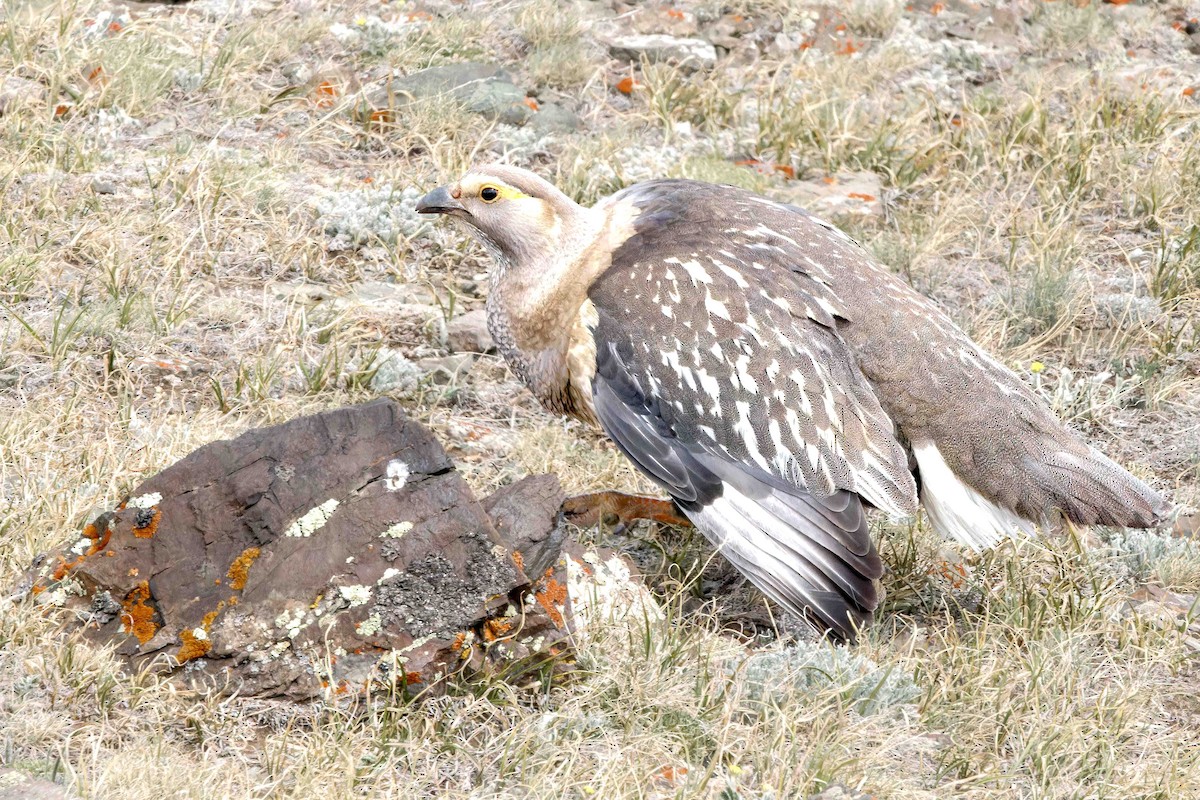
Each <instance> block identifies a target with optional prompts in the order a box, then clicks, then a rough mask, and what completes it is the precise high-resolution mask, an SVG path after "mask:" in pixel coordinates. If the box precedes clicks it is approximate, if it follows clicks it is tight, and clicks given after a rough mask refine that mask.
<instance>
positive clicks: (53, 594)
mask: <svg viewBox="0 0 1200 800" xmlns="http://www.w3.org/2000/svg"><path fill="white" fill-rule="evenodd" d="M66 602H67V593H66V592H65V591H63V590H62V588H61V587H59V588H57V589H53V590H51V591H49V592H42V593H41V594H39V595H38V596H37V604H38V605H39V606H54V607H55V608H61V607H62V606H63V605H64V604H65V603H66Z"/></svg>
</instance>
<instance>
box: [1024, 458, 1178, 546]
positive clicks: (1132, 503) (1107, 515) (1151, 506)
mask: <svg viewBox="0 0 1200 800" xmlns="http://www.w3.org/2000/svg"><path fill="white" fill-rule="evenodd" d="M1027 466H1028V467H1029V469H1030V471H1031V472H1032V473H1034V475H1036V477H1037V479H1038V482H1039V483H1040V484H1041V485H1042V486H1043V487H1045V489H1046V490H1047V491H1048V492H1049V493H1050V495H1051V502H1052V503H1053V505H1054V506H1056V507H1057V508H1059V509H1061V510H1062V513H1063V514H1064V515H1065V516H1066V517H1067V519H1069V520H1071V521H1072V522H1074V523H1077V524H1079V525H1113V526H1117V527H1123V528H1153V527H1156V526H1158V525H1161V524H1162V523H1163V522H1164V521H1165V520H1166V518H1167V516H1168V515H1169V514H1170V513H1171V504H1170V503H1169V502H1168V501H1167V500H1166V499H1165V498H1164V497H1163V496H1162V495H1160V494H1159V493H1158V492H1156V491H1154V490H1153V489H1151V488H1150V487H1149V486H1147V485H1146V484H1145V483H1143V482H1142V481H1140V480H1138V479H1137V478H1135V477H1134V476H1133V475H1131V474H1129V472H1127V471H1126V470H1125V469H1124V468H1122V467H1121V466H1119V465H1118V464H1116V463H1115V462H1114V461H1112V460H1111V459H1109V458H1108V457H1107V456H1105V455H1104V454H1102V453H1100V452H1099V451H1098V450H1096V449H1094V448H1090V447H1089V448H1088V449H1087V452H1081V453H1071V452H1067V451H1061V450H1060V451H1058V452H1055V453H1053V454H1051V455H1049V456H1048V457H1046V458H1045V459H1043V460H1040V461H1039V462H1033V461H1032V459H1029V460H1027Z"/></svg>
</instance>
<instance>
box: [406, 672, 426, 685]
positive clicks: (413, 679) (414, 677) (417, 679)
mask: <svg viewBox="0 0 1200 800" xmlns="http://www.w3.org/2000/svg"><path fill="white" fill-rule="evenodd" d="M404 682H405V683H406V684H409V685H411V684H414V683H424V682H425V681H424V680H422V678H421V673H419V672H406V673H404Z"/></svg>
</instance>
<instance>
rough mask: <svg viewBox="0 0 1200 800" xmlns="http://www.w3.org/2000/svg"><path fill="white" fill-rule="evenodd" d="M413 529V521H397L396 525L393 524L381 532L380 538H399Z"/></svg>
mask: <svg viewBox="0 0 1200 800" xmlns="http://www.w3.org/2000/svg"><path fill="white" fill-rule="evenodd" d="M412 529H413V524H412V523H411V522H397V523H396V524H395V525H392V526H391V527H389V528H388V529H387V530H386V531H384V532H383V533H381V534H379V538H381V539H399V538H400V537H401V536H403V535H404V534H406V533H408V532H409V531H411V530H412Z"/></svg>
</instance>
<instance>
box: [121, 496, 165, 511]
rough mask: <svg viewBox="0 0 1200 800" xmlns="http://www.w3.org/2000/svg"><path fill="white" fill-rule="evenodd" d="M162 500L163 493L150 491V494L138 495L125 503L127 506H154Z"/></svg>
mask: <svg viewBox="0 0 1200 800" xmlns="http://www.w3.org/2000/svg"><path fill="white" fill-rule="evenodd" d="M161 502H162V495H161V494H160V493H158V492H150V493H149V494H143V495H138V496H137V497H135V498H133V499H132V500H130V501H129V502H128V503H126V504H125V506H126V508H154V507H155V506H156V505H158V504H159V503H161Z"/></svg>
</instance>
